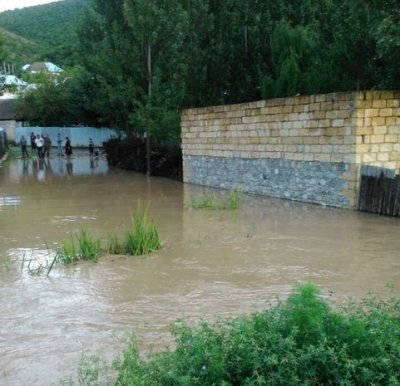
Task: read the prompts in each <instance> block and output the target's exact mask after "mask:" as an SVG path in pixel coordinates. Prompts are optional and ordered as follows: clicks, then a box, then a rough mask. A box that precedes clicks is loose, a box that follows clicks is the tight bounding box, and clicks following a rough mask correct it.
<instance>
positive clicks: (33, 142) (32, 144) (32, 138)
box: [31, 133, 36, 153]
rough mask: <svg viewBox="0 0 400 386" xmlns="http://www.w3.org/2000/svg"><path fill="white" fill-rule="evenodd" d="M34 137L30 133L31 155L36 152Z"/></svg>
mask: <svg viewBox="0 0 400 386" xmlns="http://www.w3.org/2000/svg"><path fill="white" fill-rule="evenodd" d="M35 141H36V135H35V134H33V133H31V153H35V150H36V142H35Z"/></svg>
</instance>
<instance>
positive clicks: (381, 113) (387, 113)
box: [379, 108, 393, 117]
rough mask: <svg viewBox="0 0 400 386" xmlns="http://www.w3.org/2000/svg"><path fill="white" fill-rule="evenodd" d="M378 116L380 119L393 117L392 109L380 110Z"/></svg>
mask: <svg viewBox="0 0 400 386" xmlns="http://www.w3.org/2000/svg"><path fill="white" fill-rule="evenodd" d="M379 116H380V117H391V116H393V109H390V108H386V109H380V110H379Z"/></svg>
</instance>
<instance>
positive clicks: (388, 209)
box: [358, 167, 400, 217]
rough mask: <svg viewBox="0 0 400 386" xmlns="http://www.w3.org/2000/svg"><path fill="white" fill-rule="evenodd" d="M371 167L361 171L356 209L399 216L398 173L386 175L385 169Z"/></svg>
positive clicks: (399, 186)
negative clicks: (373, 170) (372, 171)
mask: <svg viewBox="0 0 400 386" xmlns="http://www.w3.org/2000/svg"><path fill="white" fill-rule="evenodd" d="M370 168H371V167H369V169H364V173H363V170H362V171H361V181H360V194H359V199H358V210H361V211H363V212H370V213H377V214H382V215H385V216H396V217H398V216H400V175H397V176H395V175H393V176H390V175H387V173H386V171H387V169H379V168H374V169H375V172H374V173H371V169H370Z"/></svg>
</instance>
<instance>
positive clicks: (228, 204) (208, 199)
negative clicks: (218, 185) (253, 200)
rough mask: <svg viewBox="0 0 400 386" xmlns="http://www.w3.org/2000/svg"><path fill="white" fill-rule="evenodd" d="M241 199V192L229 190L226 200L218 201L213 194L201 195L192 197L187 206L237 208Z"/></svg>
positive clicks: (197, 207)
mask: <svg viewBox="0 0 400 386" xmlns="http://www.w3.org/2000/svg"><path fill="white" fill-rule="evenodd" d="M241 200H242V193H241V192H238V191H236V190H230V191H229V193H228V197H227V200H226V201H220V200H218V199H217V196H216V195H215V194H210V195H203V196H201V197H199V198H192V199H191V200H190V201H189V204H188V206H189V207H191V208H194V209H231V210H235V209H238V208H239V205H240V202H241Z"/></svg>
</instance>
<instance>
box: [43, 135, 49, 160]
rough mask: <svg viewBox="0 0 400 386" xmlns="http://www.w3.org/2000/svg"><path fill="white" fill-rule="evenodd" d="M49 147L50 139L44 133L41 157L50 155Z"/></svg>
mask: <svg viewBox="0 0 400 386" xmlns="http://www.w3.org/2000/svg"><path fill="white" fill-rule="evenodd" d="M50 148H51V139H50V137H49V135H46V136H45V137H44V154H43V158H44V157H47V158H49V157H50Z"/></svg>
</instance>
